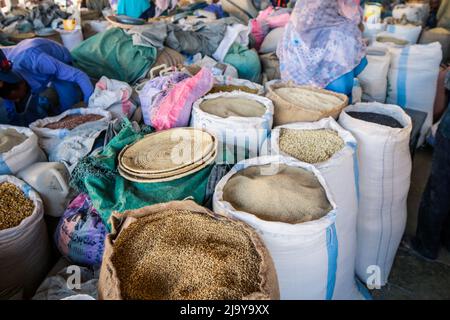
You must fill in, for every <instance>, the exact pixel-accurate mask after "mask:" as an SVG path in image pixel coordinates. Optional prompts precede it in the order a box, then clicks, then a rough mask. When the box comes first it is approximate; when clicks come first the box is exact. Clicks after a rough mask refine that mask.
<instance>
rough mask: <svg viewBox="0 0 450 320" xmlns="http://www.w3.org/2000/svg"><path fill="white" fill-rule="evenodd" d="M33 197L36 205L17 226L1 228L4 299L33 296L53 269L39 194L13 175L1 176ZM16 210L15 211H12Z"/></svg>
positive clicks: (1, 293)
mask: <svg viewBox="0 0 450 320" xmlns="http://www.w3.org/2000/svg"><path fill="white" fill-rule="evenodd" d="M3 182H10V183H12V184H14V185H16V186H17V187H18V188H19V189H20V190H22V191H23V192H24V194H25V196H27V197H28V198H29V199H31V200H32V201H33V204H34V206H35V209H34V211H33V213H32V215H31V216H29V217H27V218H25V219H24V220H23V221H22V222H21V223H20V224H19V225H18V226H17V227H14V228H10V229H5V230H0V278H1V281H0V300H2V299H23V298H25V299H26V298H30V297H31V296H32V295H33V294H34V291H35V290H36V288H37V287H38V286H39V284H40V283H41V281H42V280H43V279H44V278H45V275H46V274H47V272H48V269H49V259H50V245H49V241H48V234H47V227H46V225H45V222H44V209H43V205H42V200H41V198H40V197H39V195H38V194H37V193H36V192H35V191H34V190H33V189H31V187H30V186H28V185H27V184H26V183H25V182H23V181H21V180H19V179H17V178H15V177H13V176H7V175H4V176H0V183H3ZM11 214H14V212H11Z"/></svg>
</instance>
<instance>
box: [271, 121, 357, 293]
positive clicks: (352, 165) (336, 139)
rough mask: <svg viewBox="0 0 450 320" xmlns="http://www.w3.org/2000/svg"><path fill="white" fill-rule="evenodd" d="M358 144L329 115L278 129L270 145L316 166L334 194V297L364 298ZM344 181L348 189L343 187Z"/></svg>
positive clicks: (287, 154) (277, 151) (272, 150)
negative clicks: (359, 278) (359, 272)
mask: <svg viewBox="0 0 450 320" xmlns="http://www.w3.org/2000/svg"><path fill="white" fill-rule="evenodd" d="M356 147H357V145H356V139H355V138H354V137H353V136H352V134H351V133H350V132H348V131H346V130H344V129H343V128H342V127H341V126H340V125H339V124H338V123H337V122H336V121H335V120H334V119H333V118H331V117H329V118H326V119H322V120H320V121H317V122H298V123H291V124H286V125H282V126H279V127H276V128H274V129H273V130H272V135H271V140H270V148H268V149H270V150H269V151H270V153H271V154H273V155H278V154H281V155H284V156H290V157H293V158H296V159H297V160H300V161H303V162H306V163H310V164H312V165H314V166H315V167H316V168H317V169H318V170H319V171H320V173H321V174H322V175H323V177H324V178H325V181H326V182H327V184H328V186H329V187H330V190H331V192H332V193H333V195H334V199H335V201H336V205H337V211H336V232H337V238H338V245H339V256H338V267H337V274H336V287H335V290H334V296H333V299H359V298H362V296H361V295H360V293H359V291H358V289H357V286H356V283H355V279H354V278H355V276H354V274H355V257H356V221H357V215H358V198H357V176H358V175H357V172H358V162H357V158H356V152H357V151H356ZM263 149H264V148H263ZM342 181H345V183H346V186H347V187H346V188H342Z"/></svg>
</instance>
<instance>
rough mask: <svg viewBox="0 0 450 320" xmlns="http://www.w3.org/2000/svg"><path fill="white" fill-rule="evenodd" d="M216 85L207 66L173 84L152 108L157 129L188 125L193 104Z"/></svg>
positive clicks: (152, 118)
mask: <svg viewBox="0 0 450 320" xmlns="http://www.w3.org/2000/svg"><path fill="white" fill-rule="evenodd" d="M213 85H214V77H213V75H212V73H211V71H210V70H209V69H207V68H202V69H201V70H200V72H199V73H197V74H196V75H195V76H193V77H190V78H188V79H185V80H183V81H181V82H179V83H177V84H175V85H174V86H173V88H172V89H171V90H170V92H169V93H168V94H167V96H166V97H165V98H164V99H163V100H162V101H161V103H160V104H159V105H158V106H156V107H155V108H153V109H152V115H151V122H152V126H153V128H155V129H156V130H157V131H160V130H165V129H170V128H178V127H187V126H188V125H189V119H190V117H191V111H192V104H193V103H194V102H195V101H196V100H197V99H200V98H201V97H202V96H204V95H205V94H207V93H208V92H209V91H210V90H211V89H212V87H213Z"/></svg>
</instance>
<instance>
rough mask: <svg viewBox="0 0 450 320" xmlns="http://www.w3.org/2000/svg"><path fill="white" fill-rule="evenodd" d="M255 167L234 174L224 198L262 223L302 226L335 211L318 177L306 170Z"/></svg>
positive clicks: (267, 166) (283, 167)
mask: <svg viewBox="0 0 450 320" xmlns="http://www.w3.org/2000/svg"><path fill="white" fill-rule="evenodd" d="M277 169H278V170H277V172H276V173H275V174H270V173H271V172H273V168H271V167H270V165H262V166H251V167H248V168H246V169H244V170H242V171H239V172H238V173H236V174H235V175H233V176H232V177H231V178H230V180H228V182H227V184H226V185H225V187H224V189H223V199H224V201H227V202H229V203H230V204H231V205H232V206H233V208H234V209H236V210H238V211H243V212H248V213H252V214H254V215H256V216H257V217H259V218H260V219H262V220H266V221H279V222H285V223H291V224H296V223H302V222H307V221H312V220H317V219H320V218H321V217H323V216H325V215H326V214H328V212H329V211H330V210H331V209H332V206H331V204H330V202H329V201H328V198H327V194H326V192H325V190H324V189H323V187H322V185H321V184H320V182H319V180H318V179H317V177H316V176H315V175H314V174H313V173H312V172H310V171H307V170H305V169H303V168H297V167H291V166H288V165H285V164H281V165H279V167H278V168H277Z"/></svg>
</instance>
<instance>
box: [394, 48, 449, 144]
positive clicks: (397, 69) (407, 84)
mask: <svg viewBox="0 0 450 320" xmlns="http://www.w3.org/2000/svg"><path fill="white" fill-rule="evenodd" d="M389 52H390V54H391V67H390V70H389V74H388V92H387V99H386V103H391V104H396V105H399V106H401V107H403V108H409V109H415V110H419V111H424V112H426V113H427V114H428V116H427V119H426V121H425V124H424V125H423V127H422V132H421V136H420V139H419V146H420V145H422V144H423V142H424V141H425V137H426V135H427V133H428V131H429V130H430V128H431V126H432V125H433V107H434V100H435V97H436V87H437V80H438V76H439V65H440V63H441V60H442V49H441V45H440V43H439V42H434V43H430V44H427V45H413V46H406V47H404V48H398V47H389Z"/></svg>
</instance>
